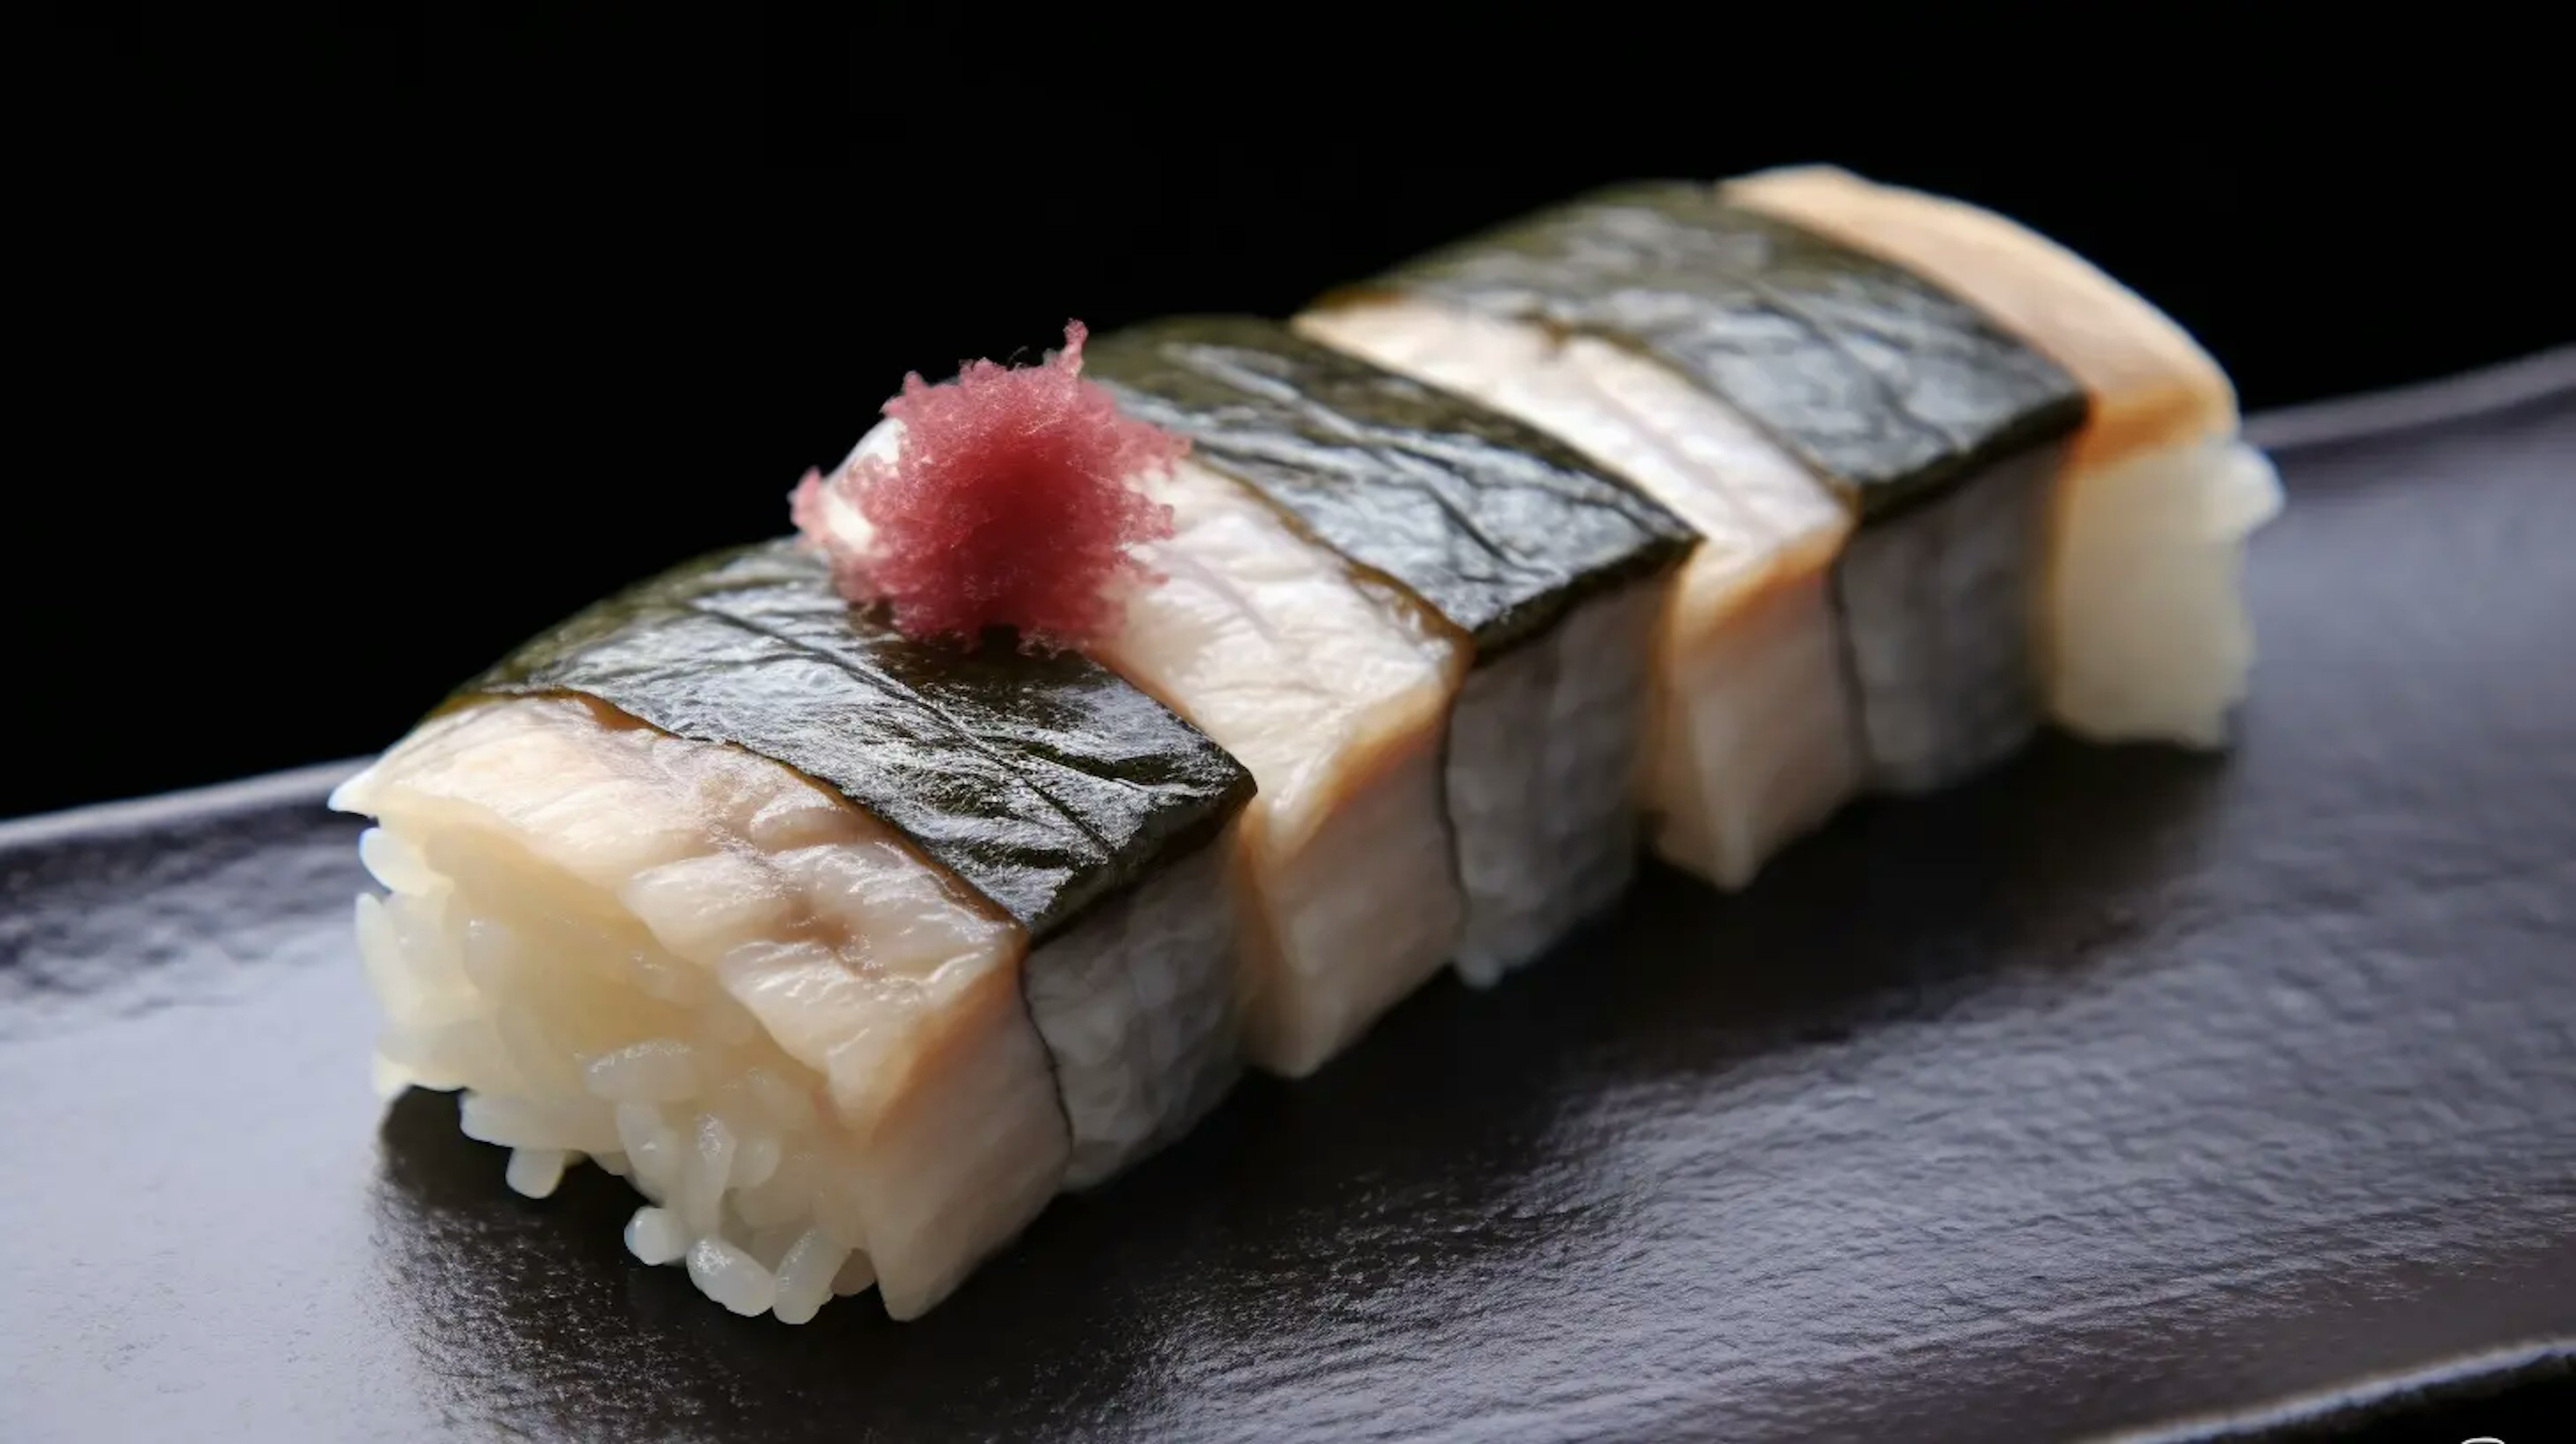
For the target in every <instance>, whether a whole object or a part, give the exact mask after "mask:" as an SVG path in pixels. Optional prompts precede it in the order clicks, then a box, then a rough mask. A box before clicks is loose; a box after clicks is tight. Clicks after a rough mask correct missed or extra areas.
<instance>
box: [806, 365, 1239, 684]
mask: <svg viewBox="0 0 2576 1444" xmlns="http://www.w3.org/2000/svg"><path fill="white" fill-rule="evenodd" d="M1086 334H1087V333H1086V332H1085V331H1084V329H1083V325H1082V323H1081V322H1079V321H1075V322H1071V323H1068V324H1067V325H1066V326H1065V328H1064V349H1063V350H1062V351H1059V352H1056V353H1054V354H1052V355H1050V356H1048V357H1047V359H1046V360H1045V361H1044V362H1043V363H1041V364H1039V365H1036V366H1028V367H1020V368H1011V367H1005V366H998V365H995V364H994V363H993V362H991V361H976V362H973V363H970V364H969V365H968V366H967V367H966V369H965V370H964V371H963V372H961V373H960V374H959V375H958V377H957V379H956V380H954V381H947V382H942V383H941V384H939V385H936V386H933V385H930V384H928V383H927V382H924V381H923V380H922V379H921V377H920V375H919V374H918V373H915V374H913V375H910V376H906V377H905V378H904V379H903V394H901V395H899V396H897V397H895V398H894V399H893V400H891V401H888V402H887V403H886V404H885V414H886V415H887V416H889V417H891V418H893V419H894V420H895V421H896V422H897V423H899V424H900V426H901V427H902V435H901V440H902V444H901V447H900V449H899V450H898V451H897V453H896V455H895V457H894V459H893V460H892V461H887V460H885V459H884V458H882V457H878V456H863V457H860V458H858V459H857V460H854V461H853V462H851V463H850V464H849V465H848V466H846V467H844V468H843V469H842V470H841V471H840V472H839V473H838V474H837V475H834V476H831V477H828V478H826V477H824V476H823V475H822V474H821V473H819V472H807V473H806V475H805V479H804V481H803V482H801V483H800V484H799V485H798V486H797V488H796V493H795V496H794V497H793V498H792V500H791V508H792V511H793V514H794V516H795V519H796V526H797V529H798V530H799V531H801V532H802V533H803V534H804V536H805V539H806V541H807V542H808V543H809V544H810V545H813V546H817V547H819V548H821V549H822V551H823V552H824V554H825V555H827V556H829V557H830V558H831V561H832V576H833V582H834V584H835V585H836V586H837V587H838V588H839V589H840V591H841V594H842V595H843V596H845V597H847V598H848V599H849V600H850V601H852V602H853V603H857V604H860V605H870V604H875V603H880V602H882V603H885V604H886V605H887V606H888V607H889V608H890V609H891V611H892V613H893V620H894V625H895V626H896V628H897V629H899V630H901V631H902V632H903V633H904V634H905V635H907V636H910V637H914V638H918V639H921V640H933V639H937V640H945V641H952V642H962V643H965V644H966V645H968V646H972V645H973V644H974V643H975V641H976V639H977V638H978V637H980V636H981V635H982V634H983V632H984V631H985V629H986V628H989V627H1009V628H1013V629H1015V630H1016V631H1017V632H1018V633H1019V635H1020V640H1021V643H1022V645H1024V646H1035V647H1040V648H1062V647H1079V646H1082V645H1085V644H1087V643H1091V642H1096V641H1099V640H1100V639H1102V638H1103V637H1105V636H1107V635H1109V634H1110V633H1112V632H1114V631H1116V630H1117V628H1118V625H1119V622H1120V618H1121V615H1122V609H1121V604H1120V597H1121V594H1122V593H1123V591H1124V589H1125V588H1126V587H1128V586H1131V585H1146V584H1150V583H1151V582H1152V581H1153V580H1154V578H1153V577H1152V575H1151V574H1150V573H1149V572H1148V571H1147V570H1146V568H1145V567H1144V565H1143V564H1142V563H1140V562H1139V561H1138V560H1137V559H1136V558H1135V557H1134V556H1133V555H1131V554H1130V551H1129V549H1130V548H1131V547H1135V546H1137V545H1139V544H1141V543H1145V542H1151V541H1159V540H1162V539H1163V538H1166V537H1168V536H1170V535H1171V534H1172V513H1171V508H1169V507H1166V506H1163V505H1161V504H1159V503H1157V502H1155V501H1153V500H1151V499H1150V498H1148V497H1147V496H1146V495H1145V494H1144V493H1143V492H1142V491H1140V490H1138V489H1137V487H1136V484H1135V483H1136V482H1137V480H1138V479H1139V478H1141V477H1143V476H1145V475H1146V474H1148V473H1150V472H1154V471H1159V470H1164V469H1167V468H1169V467H1170V466H1171V464H1172V463H1173V462H1175V461H1178V460H1179V459H1180V458H1181V456H1182V455H1183V454H1184V453H1185V452H1186V451H1187V450H1188V443H1187V442H1186V441H1184V440H1182V439H1181V438H1180V437H1177V436H1173V435H1171V434H1170V433H1168V432H1165V431H1162V430H1160V429H1158V428H1156V427H1153V426H1149V425H1147V424H1146V423H1144V422H1142V421H1138V420H1136V419H1135V418H1133V417H1130V416H1126V415H1123V414H1121V413H1120V412H1119V410H1118V406H1117V403H1116V401H1115V400H1114V399H1113V398H1112V397H1111V396H1110V394H1109V393H1108V392H1107V391H1106V390H1104V389H1103V388H1102V387H1100V386H1099V385H1097V384H1096V383H1093V382H1089V381H1085V380H1083V379H1082V343H1083V338H1084V336H1085V335H1086ZM836 501H837V502H840V503H843V504H844V505H845V506H846V508H847V509H848V510H849V511H853V512H856V513H857V514H858V515H859V516H860V517H862V518H864V519H865V521H866V525H865V526H864V527H856V528H853V527H847V526H838V527H836V526H834V525H833V524H832V522H831V513H832V511H833V510H834V508H833V506H832V503H833V502H836Z"/></svg>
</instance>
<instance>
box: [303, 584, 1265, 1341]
mask: <svg viewBox="0 0 2576 1444" xmlns="http://www.w3.org/2000/svg"><path fill="white" fill-rule="evenodd" d="M1250 790H1251V780H1250V778H1249V776H1248V774H1246V773H1244V772H1243V770H1242V769H1241V768H1240V766H1238V765H1237V764H1236V763H1235V762H1234V761H1233V760H1232V759H1231V758H1230V757H1228V756H1226V754H1225V753H1223V752H1222V751H1221V750H1219V749H1218V748H1217V747H1216V746H1215V745H1214V744H1213V743H1211V742H1209V741H1208V739H1207V738H1206V737H1205V736H1203V735H1202V734H1200V733H1198V732H1197V731H1196V730H1195V729H1193V728H1191V727H1190V726H1188V725H1187V724H1186V723H1184V722H1182V721H1181V720H1180V719H1179V718H1176V717H1174V716H1172V715H1171V714H1170V713H1169V712H1167V711H1166V710H1165V709H1163V708H1162V707H1160V706H1159V705H1157V704H1156V703H1154V702H1153V701H1152V700H1151V699H1150V698H1147V697H1145V696H1144V695H1143V694H1141V693H1139V692H1137V691H1135V689H1133V688H1131V687H1128V686H1127V685H1126V684H1124V683H1123V682H1120V681H1119V680H1118V679H1117V678H1116V677H1115V676H1114V675H1113V674H1111V673H1109V672H1107V671H1105V670H1104V669H1102V668H1100V667H1098V666H1095V665H1093V664H1090V663H1088V662H1085V661H1083V660H1081V659H1080V658H1078V657H1073V656H1070V655H1066V656H1055V657H1045V658H1039V657H1028V656H1022V655H1018V654H1016V653H1014V652H1012V651H1010V650H1008V649H988V650H986V651H984V652H980V653H977V654H975V655H973V656H963V655H959V654H957V653H955V652H953V651H947V650H933V649H931V648H928V647H925V646H923V645H921V644H918V643H914V642H911V641H909V640H907V639H905V638H903V637H901V636H899V635H897V634H895V633H893V632H892V631H891V630H889V629H887V628H885V627H884V626H882V625H880V624H878V623H875V622H873V621H871V620H870V619H868V618H867V617H865V616H864V615H862V614H860V613H857V612H854V611H853V610H852V609H850V608H849V607H848V606H847V605H846V604H845V603H843V602H842V601H841V600H840V598H839V597H838V596H837V595H835V593H834V592H833V590H832V587H831V583H830V580H829V577H828V575H827V574H826V571H825V568H824V565H823V563H822V562H821V561H820V560H818V559H817V558H815V557H813V556H811V555H808V554H807V553H805V552H803V551H801V550H799V549H797V548H795V547H794V546H792V545H790V544H786V543H780V544H773V545H767V546H761V547H753V548H747V549H743V550H740V551H736V552H732V553H726V554H721V555H719V556H717V557H715V558H712V559H709V560H707V561H704V562H701V563H695V564H691V565H689V566H686V567H683V568H680V569H678V570H676V571H674V572H672V573H670V574H667V575H665V576H663V577H660V578H657V579H655V580H653V581H651V582H648V583H646V584H644V585H642V586H640V587H638V588H635V589H633V590H631V591H629V592H627V593H625V594H622V595H620V596H618V597H615V598H611V599H610V600H608V601H606V602H603V603H602V604H600V605H599V606H597V607H594V608H592V609H591V610H589V611H587V612H585V613H583V614H581V615H579V616H577V617H575V618H573V619H572V620H571V621H569V622H567V623H566V624H564V625H563V626H561V627H559V628H557V629H556V630H554V631H553V632H551V633H549V634H547V635H545V636H543V637H540V638H538V639H537V640H535V641H534V642H531V643H530V644H529V645H528V646H527V647H525V648H523V649H521V651H519V652H518V653H516V654H514V655H513V656H512V657H510V658H509V659H507V660H505V661H504V662H503V663H502V664H500V665H499V666H497V667H495V668H494V669H493V670H492V671H491V672H489V673H487V674H486V675H485V676H483V677H481V678H478V679H477V680H476V681H474V682H473V683H470V684H469V685H468V686H467V687H466V688H464V689H463V690H462V691H460V693H459V694H458V696H457V697H456V698H455V699H454V700H453V701H452V702H451V703H450V704H449V705H448V706H447V707H445V708H443V709H442V710H441V712H440V713H438V714H437V715H435V716H433V717H432V718H431V719H430V720H429V721H427V722H425V723H424V724H422V726H420V727H419V728H418V729H416V730H415V732H414V733H413V734H412V735H411V736H410V737H408V738H406V739H405V740H404V741H403V742H401V743H400V744H398V745H397V746H396V747H394V748H393V749H392V750H391V751H389V752H388V753H387V754H386V755H385V756H384V757H383V758H382V759H380V760H379V761H378V762H377V763H376V764H375V765H373V766H372V767H370V768H369V769H367V770H366V771H365V772H363V773H361V774H360V775H359V776H358V777H356V778H354V779H352V780H351V781H350V782H348V783H347V784H345V785H344V786H343V787H342V788H341V789H340V791H339V792H338V793H337V794H336V795H335V796H334V798H333V805H334V806H336V807H339V808H341V809H343V810H348V811H356V812H361V813H364V814H368V815H371V816H373V817H375V818H376V819H378V826H377V827H376V829H375V830H373V831H372V832H370V833H369V835H368V837H367V839H366V842H365V844H364V846H363V848H362V851H363V853H364V855H365V856H366V858H367V860H368V862H369V865H370V866H371V868H373V870H374V871H375V873H376V875H377V877H378V879H379V880H380V881H381V882H383V883H384V884H385V886H386V887H387V888H388V889H389V890H390V896H389V897H388V898H385V899H382V900H379V899H377V898H375V897H374V896H372V895H370V896H368V897H364V898H361V899H360V902H359V919H358V926H359V935H360V941H361V950H362V952H363V954H364V956H365V959H366V962H367V966H368V970H369V974H370V977H371V979H373V981H374V982H375V984H376V988H377V993H378V997H379V999H380V1001H381V1002H382V1004H383V1006H384V1009H385V1012H386V1014H387V1020H388V1025H387V1028H386V1031H385V1034H384V1038H383V1042H382V1045H381V1048H380V1077H381V1080H382V1082H383V1083H384V1084H385V1085H386V1086H388V1087H399V1086H402V1085H406V1084H415V1083H416V1084H420V1085H422V1086H428V1087H434V1088H444V1089H458V1088H461V1089H464V1090H466V1097H465V1101H464V1105H463V1113H464V1126H465V1128H466V1131H467V1132H469V1133H472V1134H473V1135H474V1136H476V1137H478V1138H483V1139H485V1140H486V1141H490V1142H495V1143H501V1144H506V1145H508V1146H510V1147H512V1148H513V1149H515V1150H517V1152H516V1153H515V1154H514V1156H513V1162H512V1167H511V1170H510V1176H511V1179H512V1182H513V1184H514V1185H515V1186H519V1187H521V1188H522V1189H523V1190H524V1191H531V1192H540V1193H542V1192H544V1191H547V1190H549V1189H551V1187H552V1186H553V1183H554V1180H555V1179H556V1178H557V1177H558V1176H559V1175H560V1171H561V1169H562V1167H563V1166H564V1164H566V1163H567V1162H570V1161H577V1160H578V1159H579V1158H581V1157H584V1156H587V1157H590V1158H594V1159H596V1160H598V1161H599V1162H600V1163H601V1164H602V1165H603V1166H606V1167H608V1168H610V1169H611V1170H612V1171H615V1172H618V1173H621V1174H623V1175H624V1176H626V1177H627V1178H628V1179H629V1180H630V1181H631V1182H633V1183H634V1184H635V1186H636V1187H637V1188H638V1190H639V1191H641V1192H642V1193H643V1194H644V1195H645V1196H646V1198H647V1199H648V1200H650V1206H649V1207H647V1208H645V1209H643V1210H641V1211H639V1212H638V1214H637V1215H636V1218H635V1221H634V1223H633V1225H632V1226H631V1227H630V1229H629V1233H628V1240H629V1244H630V1247H632V1248H633V1250H634V1251H635V1252H636V1253H637V1254H638V1256H639V1257H642V1258H644V1259H646V1260H647V1261H648V1262H656V1263H660V1262H682V1261H685V1262H686V1264H687V1266H688V1268H689V1271H690V1274H691V1276H692V1278H693V1279H695V1280H696V1282H697V1283H698V1285H699V1287H700V1288H701V1289H703V1290H704V1291H706V1292H707V1293H708V1294H709V1295H710V1296H712V1297H715V1298H717V1299H718V1300H720V1301H721V1302H723V1303H725V1304H726V1305H727V1306H728V1307H730V1308H733V1309H734V1310H736V1311H737V1312H741V1313H760V1312H764V1311H774V1312H776V1313H777V1315H778V1316H779V1317H780V1318H782V1319H786V1320H788V1321H790V1322H801V1321H803V1319H805V1318H809V1317H811V1316H812V1314H813V1312H814V1310H815V1309H816V1308H819V1307H820V1305H821V1303H822V1302H823V1301H824V1300H825V1299H827V1298H828V1297H829V1296H830V1294H831V1293H832V1292H834V1291H835V1290H836V1289H838V1290H839V1291H844V1292H846V1291H849V1290H851V1289H854V1288H857V1287H862V1286H864V1285H865V1284H866V1283H867V1282H868V1281H870V1280H871V1279H873V1281H874V1282H875V1283H876V1285H877V1286H878V1288H879V1289H880V1290H881V1292H882V1295H883V1298H884V1301H885V1306H886V1308H887V1311H888V1312H889V1313H891V1314H893V1315H894V1316H895V1317H897V1318H910V1317H914V1316H916V1315H918V1314H920V1313H921V1312H923V1311H924V1310H926V1309H928V1308H930V1307H931V1306H932V1305H934V1304H936V1303H937V1302H938V1301H939V1300H940V1299H941V1298H942V1297H944V1296H945V1295H946V1294H947V1293H948V1292H949V1291H950V1290H951V1289H953V1288H954V1287H955V1286H956V1284H957V1283H958V1282H959V1280H960V1279H962V1278H963V1277H964V1275H965V1274H966V1272H967V1271H968V1270H969V1269H970V1268H972V1267H973V1265H974V1264H975V1263H976V1262H977V1261H978V1260H980V1259H981V1258H983V1257H984V1256H986V1255H987V1254H989V1253H990V1252H992V1251H993V1250H994V1249H995V1248H997V1247H999V1246H1000V1245H1001V1244H1002V1243H1003V1242H1005V1241H1006V1240H1008V1239H1009V1238H1010V1237H1011V1236H1012V1235H1013V1234H1015V1233H1016V1232H1018V1230H1019V1229H1020V1228H1021V1227H1022V1226H1023V1225H1025V1224H1026V1223H1027V1221H1028V1220H1029V1219H1030V1218H1031V1217H1032V1216H1034V1215H1035V1214H1036V1213H1037V1212H1038V1210H1039V1209H1040V1208H1042V1207H1043V1206H1044V1204H1045V1202H1046V1200H1047V1199H1048V1198H1049V1197H1050V1196H1051V1195H1052V1194H1054V1193H1055V1192H1056V1191H1057V1189H1058V1188H1059V1187H1061V1186H1063V1185H1064V1184H1065V1183H1066V1182H1067V1181H1068V1179H1069V1178H1072V1179H1079V1178H1081V1177H1083V1176H1086V1175H1096V1174H1098V1173H1101V1172H1105V1171H1106V1170H1107V1169H1109V1168H1112V1167H1115V1166H1116V1165H1117V1164H1118V1163H1121V1162H1124V1161H1125V1160H1127V1159H1129V1158H1131V1157H1133V1156H1135V1155H1136V1154H1137V1153H1138V1152H1140V1151H1141V1150H1143V1149H1145V1148H1148V1147H1150V1146H1152V1145H1153V1144H1154V1143H1156V1142H1159V1141H1161V1140H1163V1139H1165V1138H1168V1137H1170V1136H1172V1135H1174V1134H1176V1133H1177V1132H1179V1131H1180V1130H1182V1129H1183V1128H1186V1127H1187V1126H1188V1124H1189V1123H1190V1122H1191V1121H1192V1120H1194V1119H1195V1118H1196V1116H1197V1115H1198V1114H1199V1113H1200V1112H1201V1111H1203V1110H1204V1109H1205V1107H1206V1106H1208V1104H1209V1103H1210V1102H1212V1101H1213V1099H1214V1098H1215V1097H1216V1096H1217V1094H1218V1093H1220V1092H1221V1091H1222V1088H1223V1086H1224V1083H1225V1082H1226V1081H1227V1079H1228V1078H1229V1077H1230V1076H1231V1070H1232V1068H1233V1067H1234V1062H1233V1021H1232V1008H1231V985H1232V974H1231V953H1232V948H1231V934H1232V931H1233V929H1232V920H1231V917H1230V914H1229V913H1228V912H1227V908H1228V906H1229V899H1228V894H1227V892H1226V890H1225V889H1224V888H1223V887H1221V886H1218V885H1216V884H1217V883H1218V881H1219V879H1220V874H1221V864H1220V860H1221V858H1222V857H1223V856H1224V853H1225V849H1224V847H1223V845H1222V839H1223V836H1224V832H1225V829H1226V828H1227V827H1228V826H1229V825H1230V823H1231V820H1232V818H1233V816H1234V815H1235V814H1236V813H1237V812H1238V811H1239V809H1240V808H1241V806H1242V804H1243V802H1244V801H1245V800H1246V799H1247V797H1248V796H1249V794H1250Z"/></svg>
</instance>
